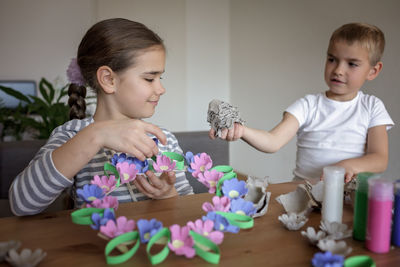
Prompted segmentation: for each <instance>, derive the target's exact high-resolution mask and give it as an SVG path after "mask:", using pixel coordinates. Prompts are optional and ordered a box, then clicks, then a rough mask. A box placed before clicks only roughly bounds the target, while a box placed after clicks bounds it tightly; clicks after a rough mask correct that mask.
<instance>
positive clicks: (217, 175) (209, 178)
mask: <svg viewBox="0 0 400 267" xmlns="http://www.w3.org/2000/svg"><path fill="white" fill-rule="evenodd" d="M222 176H224V173H223V172H219V171H216V170H211V171H204V173H201V172H200V173H199V174H198V179H199V182H201V183H202V184H204V185H205V186H207V187H208V193H211V194H214V193H215V191H216V188H217V183H218V181H219V180H220V179H221V178H222Z"/></svg>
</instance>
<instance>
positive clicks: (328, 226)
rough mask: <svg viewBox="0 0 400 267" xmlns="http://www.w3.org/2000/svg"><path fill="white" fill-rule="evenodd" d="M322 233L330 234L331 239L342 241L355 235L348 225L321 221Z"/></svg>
mask: <svg viewBox="0 0 400 267" xmlns="http://www.w3.org/2000/svg"><path fill="white" fill-rule="evenodd" d="M319 228H321V230H322V231H324V232H326V233H327V234H328V237H329V238H330V239H334V240H340V239H344V238H347V237H350V236H351V234H352V233H353V230H352V229H348V226H347V224H344V223H339V222H328V221H321V225H320V227H319Z"/></svg>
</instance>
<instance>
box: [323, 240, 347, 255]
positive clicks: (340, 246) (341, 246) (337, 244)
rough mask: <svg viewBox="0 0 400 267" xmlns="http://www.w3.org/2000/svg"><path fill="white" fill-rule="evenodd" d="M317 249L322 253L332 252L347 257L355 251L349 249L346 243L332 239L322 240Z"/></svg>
mask: <svg viewBox="0 0 400 267" xmlns="http://www.w3.org/2000/svg"><path fill="white" fill-rule="evenodd" d="M317 247H318V248H319V249H320V250H322V251H330V252H331V253H332V254H340V255H343V256H347V255H349V254H350V253H351V251H352V250H353V249H352V248H351V247H348V246H347V244H346V242H344V241H335V240H332V239H322V240H319V241H318V244H317Z"/></svg>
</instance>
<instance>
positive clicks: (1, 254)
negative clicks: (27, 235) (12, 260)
mask: <svg viewBox="0 0 400 267" xmlns="http://www.w3.org/2000/svg"><path fill="white" fill-rule="evenodd" d="M20 246H21V242H20V241H16V240H10V241H6V242H0V262H2V261H4V259H5V258H6V255H7V253H8V251H10V250H11V249H19V247H20Z"/></svg>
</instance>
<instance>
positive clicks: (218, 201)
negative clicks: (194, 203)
mask: <svg viewBox="0 0 400 267" xmlns="http://www.w3.org/2000/svg"><path fill="white" fill-rule="evenodd" d="M212 202H213V204H214V205H212V204H211V203H209V202H204V203H203V206H202V208H203V210H204V211H205V212H209V211H223V212H229V209H230V207H231V201H230V199H229V197H226V196H223V197H217V196H214V197H213V198H212Z"/></svg>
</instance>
